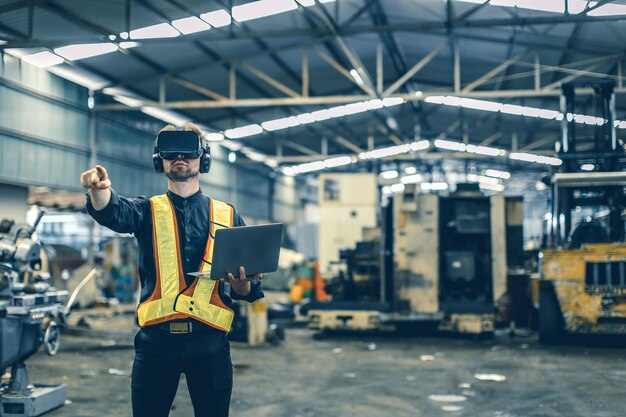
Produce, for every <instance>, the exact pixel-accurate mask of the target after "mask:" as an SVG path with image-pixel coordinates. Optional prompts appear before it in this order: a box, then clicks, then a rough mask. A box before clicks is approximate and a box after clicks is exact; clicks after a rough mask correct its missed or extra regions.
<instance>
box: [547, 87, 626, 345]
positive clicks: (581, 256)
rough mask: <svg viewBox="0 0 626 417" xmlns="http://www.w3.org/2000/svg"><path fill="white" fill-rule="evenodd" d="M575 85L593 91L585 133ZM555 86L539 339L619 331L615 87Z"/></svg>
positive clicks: (623, 300)
mask: <svg viewBox="0 0 626 417" xmlns="http://www.w3.org/2000/svg"><path fill="white" fill-rule="evenodd" d="M578 87H584V88H591V89H593V92H594V94H593V96H592V101H591V103H592V112H593V113H594V116H596V117H595V118H594V123H593V127H592V128H589V127H586V126H585V127H583V129H587V130H588V129H592V130H593V135H592V136H591V137H588V136H587V137H585V136H584V135H581V134H577V131H576V129H577V128H578V129H581V128H580V127H577V126H576V123H575V121H574V117H575V107H576V95H575V90H576V88H578ZM562 89H563V95H562V98H561V111H562V114H563V120H562V122H561V127H562V134H561V138H560V141H559V142H558V149H559V153H558V155H559V158H561V159H562V160H563V164H562V165H561V166H560V167H559V169H558V172H555V173H554V174H553V175H552V177H551V178H550V185H551V186H552V200H551V206H552V210H551V213H550V215H549V231H548V236H547V239H546V247H545V248H544V250H543V251H542V252H541V253H540V255H539V256H540V274H541V281H540V290H539V337H540V340H541V341H542V342H544V343H553V342H557V341H560V340H562V336H563V334H564V332H573V333H609V334H624V333H626V272H625V270H626V244H625V236H624V226H625V223H624V217H623V210H624V207H625V206H626V198H625V195H624V186H626V172H624V168H625V166H626V155H625V154H624V144H623V143H622V142H621V141H620V140H619V139H618V138H617V135H616V126H615V93H614V84H613V82H612V81H608V82H594V83H568V84H564V85H563V86H562ZM587 110H588V109H587ZM585 133H586V132H585Z"/></svg>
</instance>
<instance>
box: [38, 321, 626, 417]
mask: <svg viewBox="0 0 626 417" xmlns="http://www.w3.org/2000/svg"><path fill="white" fill-rule="evenodd" d="M98 326H99V327H100V328H103V327H106V328H107V331H116V332H117V333H116V336H115V337H114V338H110V337H106V336H105V337H95V336H93V335H91V336H84V335H83V336H77V335H71V336H65V337H64V339H63V341H62V343H63V345H62V347H61V350H60V352H59V354H58V355H57V356H56V357H54V358H50V357H48V356H46V355H45V354H44V353H39V354H37V355H36V356H35V357H34V358H32V359H31V360H29V361H28V365H29V370H30V373H31V379H32V381H36V382H41V383H54V382H63V383H65V384H66V385H67V387H68V399H69V400H70V401H71V403H68V404H67V405H66V406H64V407H62V408H60V409H58V410H55V411H53V412H51V413H49V414H48V416H49V417H61V416H68V417H69V416H73V417H79V416H80V417H87V416H105V415H115V416H130V388H129V386H130V376H129V375H128V372H129V371H130V368H131V364H132V360H133V349H132V338H131V335H132V332H133V331H134V330H133V326H134V325H133V324H132V317H130V316H124V317H118V318H113V319H107V320H99V322H98ZM98 326H94V327H98ZM124 329H125V330H124ZM618 342H620V343H623V341H618ZM605 345H606V346H604V347H598V346H588V345H587V346H585V345H584V344H582V345H581V344H580V343H578V344H577V345H574V346H571V345H568V346H559V347H544V346H541V345H539V344H538V343H537V342H536V339H535V338H509V337H508V336H501V337H495V338H493V339H489V340H474V339H471V338H466V337H460V336H452V335H448V336H427V337H424V336H422V337H399V336H385V335H351V336H349V335H335V336H333V337H325V338H323V339H314V338H313V337H312V333H311V332H310V331H309V330H307V329H304V328H295V329H289V330H288V331H287V339H286V341H285V342H284V343H283V344H282V345H281V346H278V347H272V346H267V347H261V348H249V347H242V346H233V349H232V355H233V361H234V362H235V366H236V368H235V388H234V392H233V400H232V406H231V415H232V416H235V417H248V416H250V417H252V416H254V417H262V416H272V417H282V416H285V417H287V416H288V417H296V416H302V417H304V416H316V417H324V416H328V417H331V416H332V417H337V416H342V417H343V416H358V417H380V416H398V417H403V416H407V417H408V416H411V417H416V416H429V417H431V416H472V417H487V416H489V417H505V416H509V417H513V416H516V417H532V416H568V417H574V416H596V417H609V416H610V417H618V416H620V417H621V416H624V404H625V402H624V401H626V400H625V399H626V355H625V354H624V352H625V351H626V350H625V349H624V347H622V348H615V347H612V345H614V342H613V341H611V342H609V343H605ZM477 373H482V374H498V375H503V376H505V377H506V381H504V382H492V381H479V380H477V379H476V378H475V377H474V374H477ZM442 400H443V401H442ZM450 400H456V401H454V402H453V401H450ZM170 415H171V416H172V417H183V416H184V417H189V416H193V411H192V408H191V403H190V400H189V397H188V394H187V388H186V385H185V382H184V377H183V378H182V380H181V384H180V386H179V391H178V395H177V397H176V400H175V402H174V407H173V410H172V412H171V414H170Z"/></svg>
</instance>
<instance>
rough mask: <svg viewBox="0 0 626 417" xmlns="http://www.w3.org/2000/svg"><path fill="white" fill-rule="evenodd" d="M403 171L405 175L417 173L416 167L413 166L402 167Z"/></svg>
mask: <svg viewBox="0 0 626 417" xmlns="http://www.w3.org/2000/svg"><path fill="white" fill-rule="evenodd" d="M404 173H405V174H407V175H413V174H416V173H417V168H415V167H406V168H404Z"/></svg>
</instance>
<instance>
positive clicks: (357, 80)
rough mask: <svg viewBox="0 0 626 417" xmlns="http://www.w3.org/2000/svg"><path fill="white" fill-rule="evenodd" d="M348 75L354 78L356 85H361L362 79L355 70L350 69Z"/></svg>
mask: <svg viewBox="0 0 626 417" xmlns="http://www.w3.org/2000/svg"><path fill="white" fill-rule="evenodd" d="M350 75H352V78H354V81H356V83H357V84H358V85H361V86H362V85H363V84H364V83H363V78H361V75H360V74H359V72H358V71H357V70H355V69H354V68H352V69H351V70H350Z"/></svg>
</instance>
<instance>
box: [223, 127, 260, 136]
mask: <svg viewBox="0 0 626 417" xmlns="http://www.w3.org/2000/svg"><path fill="white" fill-rule="evenodd" d="M262 132H263V128H262V127H261V126H259V125H257V124H252V125H246V126H241V127H237V128H234V129H227V130H225V131H224V135H226V137H227V138H230V139H239V138H245V137H246V136H252V135H258V134H259V133H262Z"/></svg>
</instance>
